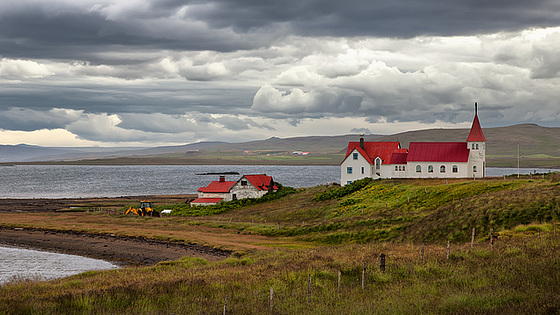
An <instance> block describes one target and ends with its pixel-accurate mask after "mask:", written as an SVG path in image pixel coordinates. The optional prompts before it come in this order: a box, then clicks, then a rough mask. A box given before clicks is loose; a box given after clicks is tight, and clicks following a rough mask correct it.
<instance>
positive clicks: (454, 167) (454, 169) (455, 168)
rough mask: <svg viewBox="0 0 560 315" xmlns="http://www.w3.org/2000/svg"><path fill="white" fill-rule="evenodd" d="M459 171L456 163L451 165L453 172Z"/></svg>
mask: <svg viewBox="0 0 560 315" xmlns="http://www.w3.org/2000/svg"><path fill="white" fill-rule="evenodd" d="M458 171H459V168H458V167H457V165H453V173H457V172H458Z"/></svg>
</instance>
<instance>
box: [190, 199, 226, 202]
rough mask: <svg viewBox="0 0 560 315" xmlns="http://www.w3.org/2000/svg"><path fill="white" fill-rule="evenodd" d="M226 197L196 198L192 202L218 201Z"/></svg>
mask: <svg viewBox="0 0 560 315" xmlns="http://www.w3.org/2000/svg"><path fill="white" fill-rule="evenodd" d="M222 199H224V198H196V199H195V200H193V201H191V203H218V202H220V201H222Z"/></svg>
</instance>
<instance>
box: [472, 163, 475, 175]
mask: <svg viewBox="0 0 560 315" xmlns="http://www.w3.org/2000/svg"><path fill="white" fill-rule="evenodd" d="M472 171H473V173H476V165H475V166H473V167H472Z"/></svg>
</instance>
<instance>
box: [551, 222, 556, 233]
mask: <svg viewBox="0 0 560 315" xmlns="http://www.w3.org/2000/svg"><path fill="white" fill-rule="evenodd" d="M552 228H553V229H554V236H556V224H554V223H552Z"/></svg>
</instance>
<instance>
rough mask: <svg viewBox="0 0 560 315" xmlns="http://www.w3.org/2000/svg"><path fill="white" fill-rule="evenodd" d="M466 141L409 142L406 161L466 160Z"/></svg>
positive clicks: (467, 155) (467, 152) (467, 153)
mask: <svg viewBox="0 0 560 315" xmlns="http://www.w3.org/2000/svg"><path fill="white" fill-rule="evenodd" d="M468 160H469V149H468V148H467V143H466V142H411V143H410V145H409V147H408V157H407V161H408V162H468Z"/></svg>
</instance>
